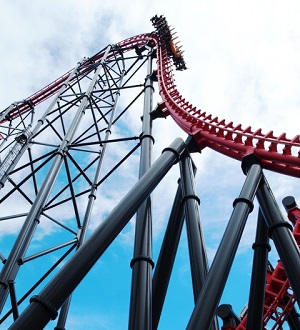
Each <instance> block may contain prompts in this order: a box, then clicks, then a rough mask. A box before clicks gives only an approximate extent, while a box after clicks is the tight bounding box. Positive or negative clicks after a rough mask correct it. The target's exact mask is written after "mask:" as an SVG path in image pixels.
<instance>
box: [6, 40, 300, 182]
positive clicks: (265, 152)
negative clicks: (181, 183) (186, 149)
mask: <svg viewBox="0 0 300 330" xmlns="http://www.w3.org/2000/svg"><path fill="white" fill-rule="evenodd" d="M146 44H150V45H151V46H152V47H155V48H156V49H157V79H158V85H159V92H160V95H161V97H162V101H163V102H162V103H161V104H160V108H161V110H162V111H163V112H164V114H165V115H166V116H167V115H170V116H171V117H172V118H173V119H174V121H175V122H176V123H177V124H178V125H179V127H180V128H181V129H182V130H184V131H185V132H186V133H187V134H190V135H191V136H193V138H194V139H195V141H196V142H197V143H198V145H199V148H200V150H201V149H203V148H204V147H209V148H212V149H214V150H216V151H218V152H220V153H222V154H224V155H226V156H229V157H232V158H234V159H237V160H241V159H242V158H243V157H244V156H245V155H248V154H251V153H254V154H255V155H256V156H257V157H259V159H260V161H261V163H262V166H263V167H264V168H266V169H269V170H271V171H275V172H278V173H282V174H286V175H289V176H294V177H300V135H298V134H297V135H296V136H295V137H293V138H292V139H289V138H287V137H286V133H282V134H280V135H279V136H274V134H273V131H272V130H271V131H269V132H267V133H263V132H262V130H261V129H260V128H258V129H255V130H253V129H252V128H251V127H250V126H248V127H242V124H234V123H233V122H232V121H225V119H219V118H218V117H215V116H214V115H212V114H209V113H206V112H204V111H202V110H201V109H198V108H197V107H196V106H193V105H192V104H190V103H189V102H188V100H186V99H185V98H184V97H183V96H182V95H181V94H180V92H179V91H178V90H177V88H176V85H175V82H174V76H173V67H174V66H173V61H172V58H171V57H170V56H169V54H168V50H167V47H166V45H165V43H162V42H161V40H160V39H159V36H158V35H157V34H156V33H151V34H141V35H137V36H135V37H131V38H128V39H126V40H124V41H121V42H119V43H118V44H117V46H120V47H122V49H123V51H124V47H125V48H128V50H130V49H134V48H137V47H138V48H140V47H143V46H145V45H146ZM103 54H104V51H101V52H99V53H97V54H96V55H94V56H93V57H91V58H90V59H88V60H87V61H84V62H83V63H82V65H81V66H80V67H79V69H78V74H77V75H76V76H75V77H74V78H73V80H76V79H80V77H81V75H84V74H85V73H87V72H89V71H91V70H93V69H94V65H93V63H95V64H97V63H99V61H101V58H102V56H103ZM70 73H71V71H69V72H68V73H66V74H64V75H63V76H61V77H60V78H58V79H57V80H55V81H54V82H52V83H51V84H49V85H47V86H46V87H44V88H43V89H41V90H40V91H38V92H37V93H35V94H33V95H31V96H30V97H28V98H27V99H26V100H25V101H21V102H19V103H17V104H13V105H12V106H11V107H9V108H8V109H6V110H5V111H3V112H2V113H1V114H0V123H3V122H5V121H7V120H11V119H13V118H15V117H18V116H19V115H20V114H22V113H25V112H27V111H29V110H30V109H31V104H33V105H37V104H39V103H41V102H43V101H44V100H46V99H47V98H49V97H50V96H52V95H53V94H55V93H56V92H57V91H58V90H59V89H60V88H61V87H62V86H63V85H64V82H65V81H66V80H67V78H68V77H69V75H70Z"/></svg>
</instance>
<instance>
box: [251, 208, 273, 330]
mask: <svg viewBox="0 0 300 330" xmlns="http://www.w3.org/2000/svg"><path fill="white" fill-rule="evenodd" d="M252 247H253V249H254V256H253V266H252V276H251V285H250V295H249V305H248V312H247V330H257V329H262V328H263V314H264V299H265V287H266V275H267V268H268V252H269V251H270V249H271V247H270V244H269V239H268V231H267V226H266V223H265V220H264V218H263V215H262V213H261V210H259V213H258V220H257V229H256V238H255V243H254V244H253V246H252Z"/></svg>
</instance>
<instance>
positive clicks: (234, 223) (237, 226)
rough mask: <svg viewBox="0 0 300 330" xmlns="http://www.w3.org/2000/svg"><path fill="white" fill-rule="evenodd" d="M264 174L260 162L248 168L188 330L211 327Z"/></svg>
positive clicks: (204, 329)
mask: <svg viewBox="0 0 300 330" xmlns="http://www.w3.org/2000/svg"><path fill="white" fill-rule="evenodd" d="M261 176H262V171H261V167H260V165H258V164H253V165H252V166H251V167H250V169H249V171H248V174H247V178H246V180H245V183H244V186H243V188H242V190H241V193H240V195H239V197H238V198H237V199H235V201H234V203H233V205H234V209H233V212H232V215H231V217H230V220H229V222H228V225H227V228H226V230H225V233H224V235H223V238H222V241H221V243H220V245H219V248H218V250H217V252H216V255H215V258H214V260H213V263H212V265H211V267H210V270H209V273H208V275H207V278H206V281H205V283H204V285H203V288H202V290H201V292H200V296H199V298H198V300H197V303H196V306H195V308H194V311H193V313H192V316H191V318H190V321H189V323H188V325H187V329H188V330H198V329H201V330H208V329H209V328H210V325H211V322H212V321H213V318H214V315H215V313H216V309H217V307H218V304H219V301H220V299H221V296H222V292H223V290H224V287H225V284H226V281H227V278H228V275H229V272H230V269H231V266H232V263H233V259H234V257H235V254H236V251H237V248H238V244H239V242H240V240H241V236H242V233H243V230H244V227H245V224H246V221H247V218H248V215H249V213H250V212H251V211H252V209H253V198H254V196H255V193H256V190H257V186H258V184H259V181H260V179H261Z"/></svg>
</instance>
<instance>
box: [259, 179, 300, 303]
mask: <svg viewBox="0 0 300 330" xmlns="http://www.w3.org/2000/svg"><path fill="white" fill-rule="evenodd" d="M257 199H258V202H259V205H260V207H261V210H262V213H263V215H264V218H265V221H266V223H267V227H268V233H269V236H270V237H271V238H272V239H273V241H274V244H275V247H276V249H277V252H278V254H279V257H280V259H281V261H282V264H283V267H284V270H285V272H286V275H287V277H288V279H289V281H290V284H291V287H292V289H293V292H294V295H295V298H296V300H297V302H298V305H300V283H299V278H300V251H299V248H298V245H297V243H296V241H295V239H294V236H293V234H292V226H291V225H290V223H288V222H287V221H285V219H284V218H283V215H282V214H281V212H280V209H279V206H278V204H277V203H276V201H275V199H274V196H273V194H272V192H271V188H270V187H269V185H268V182H267V180H266V178H265V177H264V176H263V179H262V180H261V183H260V185H259V188H258V190H257Z"/></svg>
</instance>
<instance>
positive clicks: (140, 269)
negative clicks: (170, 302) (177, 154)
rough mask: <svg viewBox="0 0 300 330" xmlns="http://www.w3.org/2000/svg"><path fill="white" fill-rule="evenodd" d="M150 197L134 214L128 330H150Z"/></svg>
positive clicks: (148, 128) (147, 138) (143, 161)
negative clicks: (135, 214)
mask: <svg viewBox="0 0 300 330" xmlns="http://www.w3.org/2000/svg"><path fill="white" fill-rule="evenodd" d="M152 53H153V50H152V49H150V50H149V53H148V68H147V78H146V82H145V95H144V110H143V130H142V132H143V133H142V135H141V156H140V171H139V177H140V178H141V177H142V176H143V175H144V174H145V173H147V171H148V170H149V168H150V166H151V152H152V145H153V143H154V139H153V137H152V135H151V133H152V119H151V115H150V113H151V111H152V96H153V80H152V78H151V74H152ZM151 210H152V208H151V198H150V196H149V197H148V198H147V200H146V201H145V202H144V203H143V204H142V205H141V206H140V208H139V209H138V211H137V216H136V225H135V240H134V252H133V259H132V260H131V263H130V266H131V268H132V283H131V299H130V314H129V326H128V329H130V330H140V329H144V330H152V269H153V267H154V263H153V261H152V214H151Z"/></svg>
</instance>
